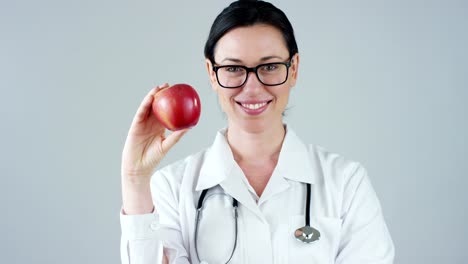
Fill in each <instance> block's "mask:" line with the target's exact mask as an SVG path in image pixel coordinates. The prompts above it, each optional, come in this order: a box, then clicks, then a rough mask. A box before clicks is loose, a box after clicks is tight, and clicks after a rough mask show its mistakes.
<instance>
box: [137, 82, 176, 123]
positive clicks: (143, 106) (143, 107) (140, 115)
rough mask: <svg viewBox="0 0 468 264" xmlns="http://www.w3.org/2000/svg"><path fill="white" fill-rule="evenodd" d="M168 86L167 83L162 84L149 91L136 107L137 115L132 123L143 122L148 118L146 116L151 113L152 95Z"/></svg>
mask: <svg viewBox="0 0 468 264" xmlns="http://www.w3.org/2000/svg"><path fill="white" fill-rule="evenodd" d="M168 86H169V84H168V83H164V84H162V85H159V86H156V87H155V88H153V89H151V90H150V91H149V93H148V94H147V95H146V96H145V98H144V99H143V101H142V102H141V103H140V106H139V107H138V110H137V113H136V115H135V117H134V119H133V123H134V124H135V123H140V122H143V121H145V120H146V119H147V118H148V115H149V114H150V112H151V108H152V104H153V99H154V95H155V94H156V93H157V92H158V91H159V90H161V89H164V88H167V87H168Z"/></svg>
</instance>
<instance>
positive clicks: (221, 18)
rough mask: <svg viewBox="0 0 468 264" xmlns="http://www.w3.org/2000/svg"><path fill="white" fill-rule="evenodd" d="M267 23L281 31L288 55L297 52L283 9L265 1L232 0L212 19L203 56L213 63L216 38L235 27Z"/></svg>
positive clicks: (291, 29)
mask: <svg viewBox="0 0 468 264" xmlns="http://www.w3.org/2000/svg"><path fill="white" fill-rule="evenodd" d="M255 24H267V25H270V26H273V27H275V28H277V29H278V30H280V31H281V33H282V35H283V38H284V40H285V42H286V46H287V48H288V51H289V56H290V57H291V56H293V55H294V54H296V53H297V52H298V48H297V43H296V39H295V37H294V30H293V27H292V25H291V23H290V22H289V20H288V18H287V17H286V15H285V14H284V12H283V11H281V10H280V9H278V8H277V7H275V6H274V5H273V4H271V3H268V2H265V1H255V0H239V1H235V2H232V3H231V4H230V5H229V6H228V7H226V8H225V9H224V10H223V11H222V12H221V13H220V14H219V15H218V16H217V17H216V19H215V20H214V22H213V25H212V26H211V30H210V33H209V35H208V39H207V41H206V43H205V58H207V59H209V60H210V61H211V62H212V63H214V51H215V48H216V43H217V42H218V40H219V39H220V38H221V37H222V36H224V34H226V33H227V32H229V31H230V30H232V29H234V28H237V27H245V26H252V25H255Z"/></svg>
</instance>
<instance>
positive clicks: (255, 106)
mask: <svg viewBox="0 0 468 264" xmlns="http://www.w3.org/2000/svg"><path fill="white" fill-rule="evenodd" d="M271 101H273V100H262V101H253V100H249V101H243V102H239V101H236V103H237V104H238V105H240V106H241V109H242V110H244V112H246V113H247V114H249V115H259V114H261V113H262V112H263V111H265V110H266V109H267V108H268V104H269V103H271Z"/></svg>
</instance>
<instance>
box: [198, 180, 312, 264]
mask: <svg viewBox="0 0 468 264" xmlns="http://www.w3.org/2000/svg"><path fill="white" fill-rule="evenodd" d="M306 185H307V195H306V197H307V199H306V208H305V210H306V213H305V226H304V227H303V228H300V229H298V230H301V229H302V230H304V229H308V230H309V234H308V236H309V237H308V238H304V237H301V238H299V237H296V238H297V239H298V240H300V241H301V242H303V243H311V242H314V241H316V240H318V239H319V238H320V232H319V231H318V230H317V229H315V228H313V227H311V226H310V207H311V184H310V183H307V184H306ZM208 190H209V189H205V190H203V191H202V193H201V195H200V198H199V199H198V204H197V210H196V216H195V238H194V240H195V254H196V255H197V259H198V262H201V260H200V256H199V255H198V243H197V239H198V226H199V224H200V215H201V211H202V210H203V205H204V201H205V196H206V194H207V193H208ZM223 195H227V194H223ZM232 207H233V209H234V218H235V221H234V222H235V234H236V235H235V240H234V247H233V249H232V252H231V256H230V257H229V259H228V261H227V262H226V264H227V263H229V262H230V261H231V259H232V257H233V256H234V252H235V251H236V247H237V234H238V221H237V220H238V213H237V209H238V202H237V200H236V199H235V198H234V197H232ZM313 233H315V235H314V236H312V234H313Z"/></svg>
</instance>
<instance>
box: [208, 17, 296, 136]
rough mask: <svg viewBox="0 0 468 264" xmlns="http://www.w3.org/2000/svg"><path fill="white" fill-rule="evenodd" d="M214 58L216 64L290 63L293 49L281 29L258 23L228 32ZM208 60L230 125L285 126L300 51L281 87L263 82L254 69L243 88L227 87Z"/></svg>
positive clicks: (256, 128)
mask: <svg viewBox="0 0 468 264" xmlns="http://www.w3.org/2000/svg"><path fill="white" fill-rule="evenodd" d="M214 59H215V66H222V65H243V66H247V67H255V66H257V65H259V64H264V63H271V62H287V61H288V59H289V52H288V49H287V47H286V43H285V41H284V38H283V36H282V34H281V32H280V31H279V30H278V29H276V28H275V27H273V26H269V25H264V24H257V25H253V26H248V27H239V28H235V29H233V30H231V31H229V32H228V33H226V34H225V35H224V36H223V37H222V38H221V39H219V41H218V43H217V44H216V49H215V52H214ZM206 62H207V70H208V74H209V76H210V81H211V85H212V87H213V90H214V91H215V92H216V93H217V94H218V99H219V102H220V104H221V107H222V108H223V111H224V112H225V113H226V115H227V117H228V122H229V127H233V126H235V127H237V128H241V129H244V130H246V131H250V132H261V131H264V130H265V129H267V128H268V127H272V126H274V125H282V113H283V112H284V110H285V108H286V106H287V104H288V98H289V92H290V90H291V88H292V87H293V86H294V85H295V83H296V79H297V70H298V66H299V55H298V54H295V55H294V56H293V57H292V64H291V67H290V68H289V73H288V79H287V80H286V82H285V83H283V84H281V85H277V86H266V85H264V84H262V83H261V82H260V81H259V80H258V78H257V76H256V75H255V73H253V72H250V73H248V78H247V81H246V82H245V83H244V85H242V86H241V87H239V88H233V89H227V88H223V87H221V86H220V85H219V84H218V81H217V78H216V73H215V72H214V71H213V70H212V64H211V62H210V61H209V60H207V61H206ZM229 70H233V69H229Z"/></svg>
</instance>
